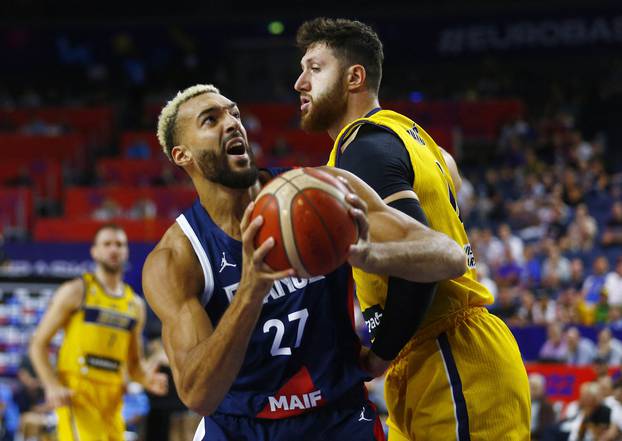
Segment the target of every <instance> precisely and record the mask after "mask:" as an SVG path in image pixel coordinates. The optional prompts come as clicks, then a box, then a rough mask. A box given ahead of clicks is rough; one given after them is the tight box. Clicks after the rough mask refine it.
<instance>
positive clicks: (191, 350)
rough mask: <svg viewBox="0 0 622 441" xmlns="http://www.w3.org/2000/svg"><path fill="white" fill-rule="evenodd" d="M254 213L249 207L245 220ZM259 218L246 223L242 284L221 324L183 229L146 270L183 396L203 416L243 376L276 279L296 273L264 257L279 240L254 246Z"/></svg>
mask: <svg viewBox="0 0 622 441" xmlns="http://www.w3.org/2000/svg"><path fill="white" fill-rule="evenodd" d="M251 205H252V204H251ZM249 214H250V211H248V210H247V213H246V214H245V219H248V215H249ZM257 219H260V218H257ZM257 219H255V220H254V221H253V222H252V223H251V224H250V226H249V227H248V229H246V226H245V225H243V227H242V231H243V248H244V257H243V259H244V262H243V265H242V278H241V280H240V286H239V288H238V291H237V292H236V295H235V296H234V297H233V300H232V302H231V304H230V305H229V307H228V308H227V310H226V311H225V313H224V314H223V316H222V317H221V319H220V321H219V322H218V325H217V326H216V327H215V328H214V326H213V324H212V322H211V320H210V318H209V316H208V315H207V313H206V312H205V309H204V308H203V306H202V305H201V304H200V302H199V300H198V298H199V294H200V292H201V291H202V289H203V283H204V281H203V278H202V277H200V276H198V275H199V274H202V271H201V267H200V264H199V262H198V260H197V259H196V257H195V255H194V251H193V250H192V247H191V245H190V243H189V242H188V240H187V239H186V238H185V236H183V233H182V232H181V230H180V229H179V227H177V226H176V225H175V226H173V227H171V229H170V230H169V232H168V233H167V234H166V235H165V237H164V238H163V239H162V241H161V242H160V244H158V246H157V247H156V249H155V250H154V251H153V252H152V253H151V254H150V255H149V256H148V258H147V261H146V262H145V266H144V268H143V288H144V290H145V296H146V298H147V301H148V302H149V304H150V305H151V307H152V309H153V310H154V312H155V313H156V314H157V315H158V317H159V318H160V320H161V321H162V341H163V343H164V348H165V350H166V353H167V355H168V358H169V361H170V365H171V370H172V371H173V377H174V379H175V385H176V387H177V392H178V394H179V397H180V398H181V400H182V401H183V402H184V404H186V405H187V406H188V407H189V408H190V409H192V410H194V411H195V412H197V413H199V414H202V415H209V414H210V413H212V412H213V411H214V410H215V409H216V408H217V407H218V405H219V404H220V402H221V401H222V399H223V398H224V396H225V394H226V393H227V392H228V391H229V389H230V387H231V385H232V384H233V382H234V380H235V378H236V376H237V375H238V372H239V370H240V367H241V366H242V362H243V360H244V356H245V354H246V350H247V347H248V342H249V340H250V336H251V333H252V331H253V329H254V328H255V324H256V322H257V319H258V318H259V314H260V312H261V308H262V304H263V299H264V297H265V295H266V293H267V292H268V291H269V289H270V287H271V286H272V283H273V281H274V280H276V279H279V278H282V277H286V276H287V275H291V274H292V272H291V271H286V272H280V273H269V272H267V271H266V269H265V267H264V266H263V265H264V264H263V258H264V257H265V254H266V253H267V252H268V251H269V249H270V248H271V247H272V246H273V245H272V244H273V241H270V240H268V241H266V242H264V244H262V245H261V246H260V247H259V248H258V249H257V250H254V249H253V248H252V241H253V237H254V235H255V233H256V231H257V229H258V228H259V226H260V225H261V220H259V221H257ZM244 222H245V221H243V223H244ZM245 230H246V231H245Z"/></svg>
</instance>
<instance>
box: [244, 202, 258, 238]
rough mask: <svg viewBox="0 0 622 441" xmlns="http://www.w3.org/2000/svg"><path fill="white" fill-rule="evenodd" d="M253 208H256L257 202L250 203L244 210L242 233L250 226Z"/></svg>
mask: <svg viewBox="0 0 622 441" xmlns="http://www.w3.org/2000/svg"><path fill="white" fill-rule="evenodd" d="M253 208H255V202H253V201H250V202H249V204H248V205H247V206H246V209H245V210H244V215H242V221H241V222H240V229H241V230H242V231H244V230H246V227H247V226H248V223H249V220H250V218H251V214H252V213H253Z"/></svg>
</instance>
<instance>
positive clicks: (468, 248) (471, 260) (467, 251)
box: [464, 243, 476, 269]
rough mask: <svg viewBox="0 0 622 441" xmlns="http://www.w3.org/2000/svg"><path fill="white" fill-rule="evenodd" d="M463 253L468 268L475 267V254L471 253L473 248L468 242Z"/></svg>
mask: <svg viewBox="0 0 622 441" xmlns="http://www.w3.org/2000/svg"><path fill="white" fill-rule="evenodd" d="M464 254H466V256H467V267H468V268H469V269H475V266H476V265H475V255H474V254H473V248H472V247H471V244H470V243H467V244H466V245H465V246H464Z"/></svg>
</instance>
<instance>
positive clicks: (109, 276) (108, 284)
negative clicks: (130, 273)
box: [95, 265, 123, 295]
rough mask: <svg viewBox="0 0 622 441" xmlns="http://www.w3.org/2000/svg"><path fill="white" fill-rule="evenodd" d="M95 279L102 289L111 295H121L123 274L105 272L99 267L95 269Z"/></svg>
mask: <svg viewBox="0 0 622 441" xmlns="http://www.w3.org/2000/svg"><path fill="white" fill-rule="evenodd" d="M95 277H96V278H97V280H98V281H99V283H101V285H102V286H103V288H104V289H105V290H106V292H108V293H109V294H112V295H121V294H123V273H122V272H117V273H111V272H108V271H105V270H104V269H103V268H102V267H100V266H99V265H98V266H96V267H95Z"/></svg>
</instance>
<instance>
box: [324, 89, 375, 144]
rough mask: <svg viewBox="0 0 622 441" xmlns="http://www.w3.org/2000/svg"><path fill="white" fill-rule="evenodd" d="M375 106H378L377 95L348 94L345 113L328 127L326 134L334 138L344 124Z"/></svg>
mask: <svg viewBox="0 0 622 441" xmlns="http://www.w3.org/2000/svg"><path fill="white" fill-rule="evenodd" d="M376 107H380V102H379V101H378V97H377V96H373V95H366V96H362V95H358V94H354V95H350V97H349V98H348V106H347V108H346V111H345V113H344V114H343V116H342V117H341V118H339V119H338V120H337V121H336V122H335V124H333V125H332V126H331V127H330V128H329V129H328V135H329V136H330V137H331V138H332V139H333V140H335V139H336V138H337V136H339V133H340V132H341V130H342V129H343V128H344V127H345V126H347V125H348V124H350V123H351V122H352V121H354V120H355V119H359V118H362V117H364V116H365V115H367V114H368V113H369V112H371V111H372V110H373V109H375V108H376Z"/></svg>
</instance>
